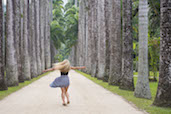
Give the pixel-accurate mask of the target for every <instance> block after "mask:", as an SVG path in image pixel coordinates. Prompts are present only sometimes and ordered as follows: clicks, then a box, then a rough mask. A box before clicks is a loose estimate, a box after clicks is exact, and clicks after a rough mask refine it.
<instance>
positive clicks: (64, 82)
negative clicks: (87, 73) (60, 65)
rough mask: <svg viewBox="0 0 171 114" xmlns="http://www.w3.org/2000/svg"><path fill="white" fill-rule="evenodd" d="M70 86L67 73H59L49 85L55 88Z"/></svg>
mask: <svg viewBox="0 0 171 114" xmlns="http://www.w3.org/2000/svg"><path fill="white" fill-rule="evenodd" d="M69 84H70V82H69V77H68V72H67V73H64V72H61V76H60V77H57V78H56V79H55V80H54V81H53V82H52V83H51V84H50V87H52V88H56V87H68V86H69Z"/></svg>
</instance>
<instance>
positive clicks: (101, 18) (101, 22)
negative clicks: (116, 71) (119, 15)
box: [97, 0, 106, 79]
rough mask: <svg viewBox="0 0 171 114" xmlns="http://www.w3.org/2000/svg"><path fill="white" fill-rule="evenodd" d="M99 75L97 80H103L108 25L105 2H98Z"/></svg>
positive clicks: (103, 0)
mask: <svg viewBox="0 0 171 114" xmlns="http://www.w3.org/2000/svg"><path fill="white" fill-rule="evenodd" d="M97 13H98V17H97V22H98V44H97V45H98V50H97V52H98V55H97V56H98V74H97V78H99V79H103V78H104V75H105V67H106V61H105V58H106V51H105V50H106V25H105V0H102V1H101V2H98V8H97Z"/></svg>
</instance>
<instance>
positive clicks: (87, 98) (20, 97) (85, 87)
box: [0, 71, 144, 114]
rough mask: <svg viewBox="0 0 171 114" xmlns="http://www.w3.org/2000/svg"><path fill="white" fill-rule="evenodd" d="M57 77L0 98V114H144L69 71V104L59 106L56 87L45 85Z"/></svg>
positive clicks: (43, 79) (59, 92) (37, 82)
mask: <svg viewBox="0 0 171 114" xmlns="http://www.w3.org/2000/svg"><path fill="white" fill-rule="evenodd" d="M56 76H59V72H58V71H54V72H52V73H50V74H48V75H47V76H44V77H42V78H41V79H39V80H38V81H35V82H33V83H32V84H30V85H28V86H26V87H24V88H22V89H21V90H19V91H17V92H15V93H13V94H11V95H9V96H8V97H6V98H5V99H3V100H1V101H0V114H144V112H142V111H139V110H137V109H136V108H135V107H134V106H132V105H131V104H129V103H127V102H126V101H125V100H124V99H123V98H122V97H120V96H118V95H115V94H113V93H111V92H109V91H108V90H106V89H104V88H103V87H101V86H99V85H97V84H95V83H94V82H92V81H90V80H89V79H87V78H85V77H84V76H82V75H80V74H79V73H76V72H75V71H70V73H69V76H70V82H71V86H70V88H69V94H70V99H71V100H70V101H71V104H69V105H67V106H63V105H62V100H61V96H60V95H61V91H60V89H59V88H57V89H56V88H55V89H54V88H50V87H49V84H50V83H51V82H52V81H53V80H54V79H55V78H56Z"/></svg>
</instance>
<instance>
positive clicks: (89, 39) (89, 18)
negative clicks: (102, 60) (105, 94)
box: [82, 0, 92, 74]
mask: <svg viewBox="0 0 171 114" xmlns="http://www.w3.org/2000/svg"><path fill="white" fill-rule="evenodd" d="M86 7H87V9H88V10H87V11H86V16H87V17H86V18H87V26H86V27H87V28H86V43H87V44H86V46H87V57H86V60H87V61H86V67H87V68H86V69H87V71H86V72H87V73H88V74H90V73H91V53H92V49H91V48H92V47H91V43H92V15H91V12H92V5H91V0H87V6H86ZM82 48H83V49H84V47H82Z"/></svg>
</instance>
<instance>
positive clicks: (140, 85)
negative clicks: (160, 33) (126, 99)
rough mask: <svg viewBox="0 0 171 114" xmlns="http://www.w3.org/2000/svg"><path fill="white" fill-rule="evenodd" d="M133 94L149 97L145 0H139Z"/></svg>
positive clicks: (146, 7)
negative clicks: (135, 71) (136, 66)
mask: <svg viewBox="0 0 171 114" xmlns="http://www.w3.org/2000/svg"><path fill="white" fill-rule="evenodd" d="M134 95H135V96H136V97H140V98H147V99H151V92H150V87H149V79H148V4H147V0H140V1H139V61H138V80H137V84H136V88H135V92H134Z"/></svg>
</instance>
